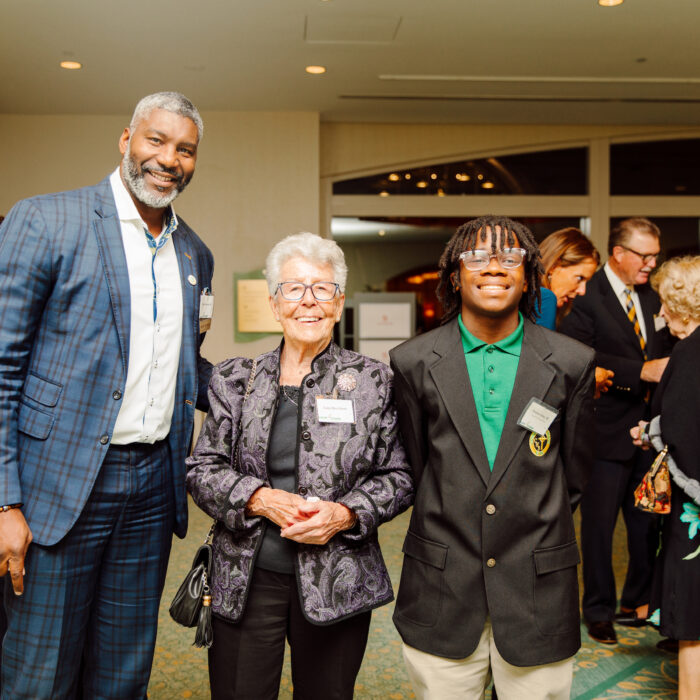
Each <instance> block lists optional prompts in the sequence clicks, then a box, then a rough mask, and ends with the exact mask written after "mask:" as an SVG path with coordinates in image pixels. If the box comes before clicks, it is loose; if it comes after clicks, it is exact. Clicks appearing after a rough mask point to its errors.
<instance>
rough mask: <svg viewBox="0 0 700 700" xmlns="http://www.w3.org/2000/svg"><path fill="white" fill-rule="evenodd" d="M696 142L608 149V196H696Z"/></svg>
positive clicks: (699, 185)
mask: <svg viewBox="0 0 700 700" xmlns="http://www.w3.org/2000/svg"><path fill="white" fill-rule="evenodd" d="M698 162H700V139H680V140H674V141H648V142H646V143H618V144H614V145H612V146H611V147H610V194H613V195H616V194H617V195H645V194H646V195H698V194H700V168H698Z"/></svg>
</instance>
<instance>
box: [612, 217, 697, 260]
mask: <svg viewBox="0 0 700 700" xmlns="http://www.w3.org/2000/svg"><path fill="white" fill-rule="evenodd" d="M623 218H626V217H618V218H613V219H610V228H611V229H612V228H613V226H616V225H617V224H619V223H620V221H622V219H623ZM649 218H650V219H651V220H652V221H653V222H654V223H655V224H656V225H657V226H658V227H659V229H660V230H661V241H660V243H661V256H662V259H664V260H668V259H669V258H673V257H675V256H676V255H698V254H699V253H700V219H698V218H697V217H690V216H651V217H649ZM600 252H601V253H602V252H603V251H600ZM603 258H605V256H603Z"/></svg>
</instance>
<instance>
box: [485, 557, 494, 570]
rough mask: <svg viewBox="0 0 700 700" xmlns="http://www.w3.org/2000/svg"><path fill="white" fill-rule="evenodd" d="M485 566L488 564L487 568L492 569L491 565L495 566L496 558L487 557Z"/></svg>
mask: <svg viewBox="0 0 700 700" xmlns="http://www.w3.org/2000/svg"><path fill="white" fill-rule="evenodd" d="M486 566H488V567H489V569H493V567H494V566H496V560H495V559H494V558H493V557H492V558H491V559H487V560H486Z"/></svg>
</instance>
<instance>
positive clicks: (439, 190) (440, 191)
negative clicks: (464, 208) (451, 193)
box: [437, 187, 445, 197]
mask: <svg viewBox="0 0 700 700" xmlns="http://www.w3.org/2000/svg"><path fill="white" fill-rule="evenodd" d="M437 196H438V197H444V196H445V190H443V189H442V187H440V188H439V189H438V191H437Z"/></svg>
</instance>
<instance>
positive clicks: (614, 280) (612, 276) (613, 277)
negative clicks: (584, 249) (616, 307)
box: [603, 261, 634, 297]
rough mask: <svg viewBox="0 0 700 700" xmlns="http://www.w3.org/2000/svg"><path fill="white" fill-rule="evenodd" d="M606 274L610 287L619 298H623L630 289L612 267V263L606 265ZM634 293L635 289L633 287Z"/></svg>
mask: <svg viewBox="0 0 700 700" xmlns="http://www.w3.org/2000/svg"><path fill="white" fill-rule="evenodd" d="M603 269H604V270H605V274H606V276H607V278H608V281H609V282H610V286H611V287H612V288H613V292H615V295H616V296H617V297H623V296H624V294H625V290H626V289H627V288H628V287H627V285H626V284H625V283H624V282H623V281H622V280H621V279H620V278H619V277H618V276H617V273H616V272H615V271H614V270H613V269H612V267H610V262H609V261H608V262H606V263H605V267H603ZM632 292H634V287H632Z"/></svg>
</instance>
